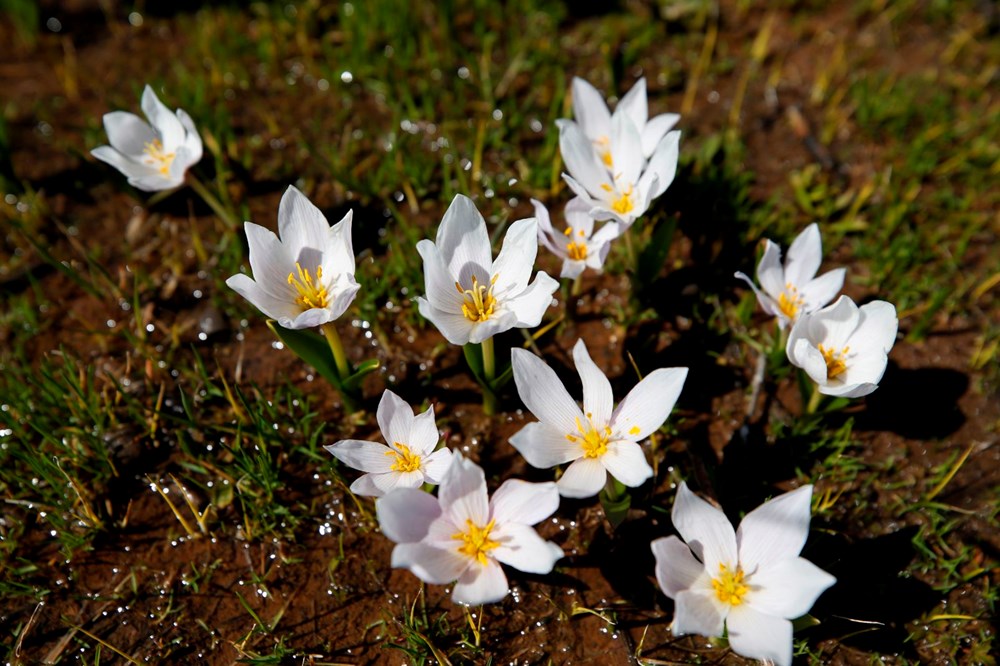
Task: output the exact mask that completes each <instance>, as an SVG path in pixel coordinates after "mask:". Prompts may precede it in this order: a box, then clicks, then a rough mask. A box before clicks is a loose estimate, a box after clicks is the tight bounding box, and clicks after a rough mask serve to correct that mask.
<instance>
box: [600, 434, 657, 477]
mask: <svg viewBox="0 0 1000 666" xmlns="http://www.w3.org/2000/svg"><path fill="white" fill-rule="evenodd" d="M600 460H601V464H602V465H604V468H605V469H606V470H608V473H609V474H611V476H613V477H615V478H616V479H618V480H619V481H621V482H622V483H624V484H625V485H626V486H628V487H629V488H637V487H639V486H641V485H642V484H643V483H645V482H646V480H647V479H649V478H652V476H653V468H652V467H650V466H649V463H648V462H646V456H645V454H644V453H643V452H642V447H641V446H639V445H638V444H636V443H635V442H628V441H623V440H619V441H617V442H610V443H609V444H608V450H607V453H605V454H604V455H603V456H601V458H600Z"/></svg>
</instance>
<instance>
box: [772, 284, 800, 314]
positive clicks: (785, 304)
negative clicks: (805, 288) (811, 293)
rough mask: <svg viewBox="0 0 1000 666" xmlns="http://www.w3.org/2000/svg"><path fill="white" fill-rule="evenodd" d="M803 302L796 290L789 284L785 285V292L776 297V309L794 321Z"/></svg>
mask: <svg viewBox="0 0 1000 666" xmlns="http://www.w3.org/2000/svg"><path fill="white" fill-rule="evenodd" d="M805 302H806V301H805V299H804V298H802V296H800V295H799V290H798V288H797V287H796V286H795V285H794V284H792V283H791V282H789V283H788V284H786V285H785V290H784V291H783V292H781V294H780V295H779V296H778V308H779V309H780V310H781V313H782V314H783V315H785V316H786V317H788V318H789V319H795V317H796V315H798V313H799V309H800V308H801V307H802V306H803V305H805Z"/></svg>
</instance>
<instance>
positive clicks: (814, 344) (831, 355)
mask: <svg viewBox="0 0 1000 666" xmlns="http://www.w3.org/2000/svg"><path fill="white" fill-rule="evenodd" d="M898 327H899V320H898V319H896V307H895V306H894V305H893V304H892V303H887V302H886V301H872V302H871V303H867V304H865V305H862V306H861V307H860V308H859V307H858V306H857V305H855V303H854V301H852V300H851V299H850V298H848V297H847V296H841V297H840V298H839V299H837V302H836V303H834V304H833V305H831V306H829V307H826V308H823V309H822V310H820V311H818V312H814V313H813V314H809V315H805V316H803V317H800V318H799V320H798V321H796V322H795V325H794V326H793V327H792V331H791V333H789V335H788V345H787V346H786V348H785V351H786V352H787V353H788V360H789V361H791V363H792V365H795V366H798V367H800V368H802V369H803V370H805V371H806V373H807V374H808V375H809V377H810V378H811V379H812V380H813V381H814V382H816V383H817V384H819V392H820V393H823V394H826V395H836V396H841V397H844V398H860V397H861V396H863V395H868V394H869V393H871V392H872V391H874V390H875V389H877V388H878V383H879V380H881V379H882V375H883V374H884V373H885V366H886V364H887V363H888V362H889V350H890V349H892V345H893V343H894V342H895V341H896V329H897V328H898Z"/></svg>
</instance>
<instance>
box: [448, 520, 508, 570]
mask: <svg viewBox="0 0 1000 666" xmlns="http://www.w3.org/2000/svg"><path fill="white" fill-rule="evenodd" d="M495 522H496V519H494V520H491V521H490V522H488V523H486V526H485V527H479V526H478V525H476V524H475V523H474V522H472V520H471V519H469V518H466V519H465V527H466V531H464V532H455V533H454V534H452V535H451V538H452V539H454V540H455V541H461V542H462V545H461V546H459V547H458V552H460V553H462V554H463V555H468V556H469V557H471V558H472V559H474V560H476V561H477V562H479V563H480V564H482V565H483V566H485V565H486V553H488V552H490V551H491V550H493V549H494V548H496V547H497V546H499V545H500V542H499V541H493V540H492V539H490V530H492V529H493V523H495Z"/></svg>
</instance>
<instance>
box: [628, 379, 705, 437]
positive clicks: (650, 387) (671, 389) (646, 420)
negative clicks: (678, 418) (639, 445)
mask: <svg viewBox="0 0 1000 666" xmlns="http://www.w3.org/2000/svg"><path fill="white" fill-rule="evenodd" d="M687 374H688V369H687V368H659V369H657V370H654V371H652V372H651V373H649V374H648V375H646V377H645V378H643V380H642V381H641V382H639V383H638V384H636V385H635V386H634V387H633V388H632V390H631V391H629V392H628V395H626V396H625V398H624V399H623V400H622V401H621V402H620V403H619V404H618V407H617V409H615V411H614V414H613V415H612V416H611V424H610V425H611V429H612V430H613V431H614V433H615V437H616V438H621V439H627V440H631V441H633V442H638V441H641V440H642V439H645V438H646V437H649V436H650V435H651V434H652V433H654V432H655V431H656V429H657V428H659V427H660V426H661V425H663V423H664V421H666V420H667V417H668V416H670V411H671V410H672V409H673V408H674V404H675V403H676V402H677V397H678V396H679V395H680V394H681V389H682V388H684V380H685V379H687Z"/></svg>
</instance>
